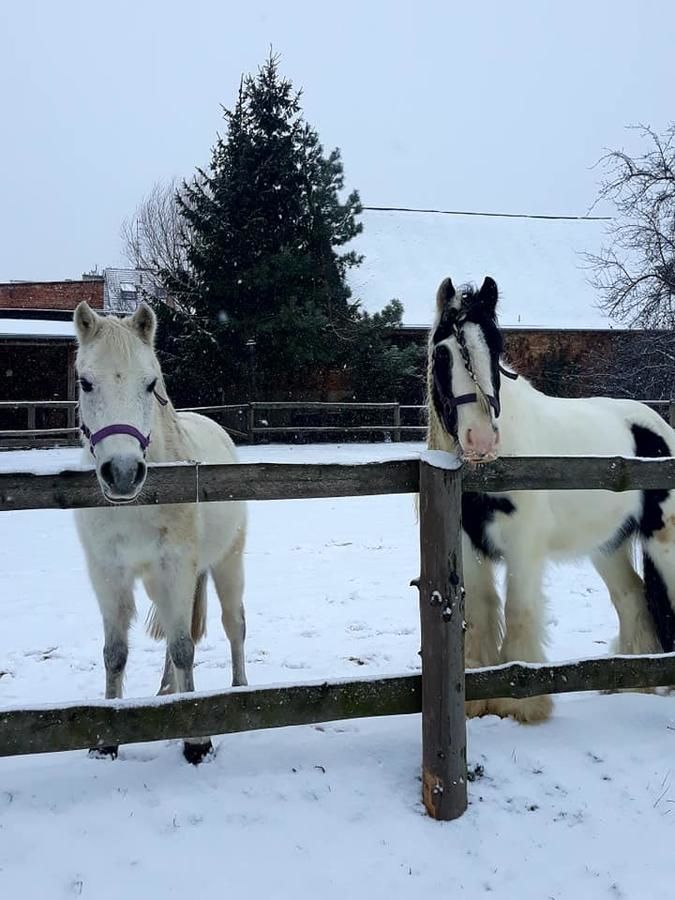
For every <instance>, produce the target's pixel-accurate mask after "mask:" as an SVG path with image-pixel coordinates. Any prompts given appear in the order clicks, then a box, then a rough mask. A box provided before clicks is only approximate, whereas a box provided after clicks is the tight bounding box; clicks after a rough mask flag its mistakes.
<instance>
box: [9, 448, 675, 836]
mask: <svg viewBox="0 0 675 900" xmlns="http://www.w3.org/2000/svg"><path fill="white" fill-rule="evenodd" d="M672 487H675V459H672V458H668V459H657V460H653V459H651V460H647V459H635V458H630V459H629V458H623V457H611V458H609V457H592V458H587V457H531V458H522V457H517V458H503V459H500V460H498V461H497V462H494V463H490V464H486V465H484V466H480V467H478V468H471V467H462V466H460V465H459V464H458V462H457V461H456V460H455V459H454V457H452V456H450V455H447V454H439V453H433V454H426V455H425V456H424V457H423V458H422V459H421V460H418V459H403V460H393V461H387V462H381V463H365V464H357V465H325V464H319V465H307V464H279V465H276V464H269V463H264V464H263V463H259V464H234V465H221V466H206V465H197V464H183V465H155V466H150V467H149V472H148V488H147V490H145V489H144V491H143V496H142V499H141V500H140V501H139V504H143V505H148V504H155V503H190V502H198V503H201V502H213V501H222V500H234V499H242V500H244V499H245V500H278V499H302V498H318V497H326V498H327V497H346V496H365V495H369V494H388V493H412V492H417V491H419V495H420V507H419V508H420V551H421V552H420V561H421V574H420V577H419V578H417V579H414V580H413V582H412V583H413V584H414V585H415V586H416V587H417V588H418V589H419V601H420V618H421V626H422V627H421V632H422V639H421V644H422V674H421V676H420V675H404V676H398V677H396V676H394V677H389V678H379V679H372V680H359V679H347V680H340V681H332V682H322V683H314V684H300V685H282V686H279V687H267V688H252V687H246V688H233V689H231V690H228V691H223V692H219V693H212V694H190V695H182V696H176V697H168V698H154V699H152V700H148V701H141V702H139V701H137V700H126V701H118V700H110V701H99V702H97V703H89V704H84V705H82V704H66V705H61V706H57V707H51V706H50V707H36V708H32V709H31V708H29V709H5V710H2V711H0V756H7V755H15V754H23V753H43V752H53V751H60V750H70V749H78V748H84V747H89V746H96V745H106V744H118V743H119V744H123V743H129V742H132V741H146V740H147V741H151V740H165V739H167V738H177V737H183V738H188V737H197V736H200V735H202V734H208V733H214V734H224V733H229V732H237V731H245V730H252V729H257V728H273V727H281V726H287V725H299V724H308V723H314V722H325V721H333V720H339V719H348V718H358V717H364V716H377V715H395V714H406V713H415V712H419V711H420V710H421V711H422V791H423V799H424V803H425V806H426V808H427V810H428V811H429V813H430V814H431V815H432V816H434V817H435V818H437V819H453V818H456V817H458V816H460V815H461V814H462V813H463V812H464V810H465V809H466V806H467V772H466V723H465V717H464V702H465V700H478V699H487V698H492V697H507V696H508V697H528V696H535V695H537V694H553V693H564V692H567V691H588V690H609V689H619V688H635V687H656V686H660V685H670V684H675V654H663V655H654V656H634V657H630V656H628V657H627V656H621V657H613V658H604V659H588V660H579V661H577V662H573V663H569V662H567V663H559V664H553V665H547V664H527V663H510V664H506V665H502V666H495V667H491V668H485V669H477V670H469V671H467V672H465V670H464V590H463V586H462V559H461V546H462V545H461V495H462V492H463V491H477V490H487V491H505V490H543V489H547V490H579V489H586V490H588V489H590V490H593V489H595V490H598V489H601V490H611V491H625V490H645V489H647V490H648V489H655V488H672ZM101 504H102V500H101V497H100V491H99V488H98V485H97V484H96V482H95V475H94V473H93V471H90V470H78V471H69V472H59V473H53V474H40V475H33V474H31V473H25V472H7V473H0V512H1V511H3V510H5V511H6V510H17V509H50V508H52V509H53V508H73V507H77V506H80V507H82V506H99V505H101Z"/></svg>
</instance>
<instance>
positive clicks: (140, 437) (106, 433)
mask: <svg viewBox="0 0 675 900" xmlns="http://www.w3.org/2000/svg"><path fill="white" fill-rule="evenodd" d="M152 393H153V394H154V396H155V398H156V400H157V401H158V402H159V404H160V405H161V406H166V405H167V404H168V402H169V401H168V400H167V399H166V397H162V396H161V395H160V394H158V393H157V391H153V392H152ZM80 431H81V432H82V434H83V435H84V436H85V437H86V438H87V440H88V441H89V450H90V451H91V455H92V456H96V450H95V447H96V445H97V444H99V443H100V442H101V441H102V440H103V439H104V438H107V437H110V436H111V435H113V434H127V435H129V437H133V438H136V440H137V441H138V443H139V444H140V445H141V450H142V451H143V456H145V454H146V452H147V449H148V447H149V446H150V433H148V434H143V432H142V431H139V430H138V428H136V426H135V425H125V424H124V423H123V422H118V423H116V424H114V425H105V426H104V427H103V428H99V430H98V431H94V432H92V431H91V430H90V429H89V428H88V427H87V426H86V425H85V424H84V422H80Z"/></svg>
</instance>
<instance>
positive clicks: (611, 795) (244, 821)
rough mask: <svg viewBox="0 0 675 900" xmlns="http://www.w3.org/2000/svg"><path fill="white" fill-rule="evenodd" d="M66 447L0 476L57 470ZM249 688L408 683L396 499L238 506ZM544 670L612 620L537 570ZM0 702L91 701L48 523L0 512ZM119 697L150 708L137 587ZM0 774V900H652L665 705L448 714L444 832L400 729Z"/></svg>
mask: <svg viewBox="0 0 675 900" xmlns="http://www.w3.org/2000/svg"><path fill="white" fill-rule="evenodd" d="M422 450H423V447H422V445H420V444H415V445H412V444H403V445H396V444H384V445H364V446H359V445H345V446H344V447H336V446H307V447H301V446H294V447H281V446H271V447H252V448H243V449H242V451H241V458H242V459H243V460H244V461H255V460H262V461H266V462H271V461H278V462H290V461H298V462H300V461H308V462H317V461H322V460H325V459H335V458H341V459H342V461H345V462H346V461H357V460H360V461H366V460H372V459H386V458H389V459H392V458H397V457H398V456H400V455H408V456H409V455H410V454H411V453H412V454H420V453H421V452H422ZM77 460H78V451H77V450H72V449H65V450H57V451H31V452H25V453H19V452H16V453H15V452H11V453H7V454H4V455H3V462H4V465H6V466H11V467H14V468H22V469H29V470H31V471H41V470H54V469H57V470H58V469H59V468H72V467H73V465H74V464H75V463H77ZM249 508H250V540H249V544H248V551H247V588H246V601H247V612H248V640H247V665H248V675H249V681H250V683H251V684H252V685H268V684H276V683H288V682H310V681H317V680H322V679H325V678H349V677H354V676H360V677H376V676H379V675H391V674H397V673H401V672H414V671H416V670H417V669H418V663H419V657H418V652H417V651H418V649H419V636H418V613H417V594H416V591H415V590H414V589H412V588H410V587H408V584H409V582H410V579H411V578H413V577H415V576H416V575H418V573H419V551H418V540H419V539H418V531H417V528H418V526H417V523H416V521H415V512H414V503H413V498H412V496H406V495H397V496H391V497H386V496H385V497H368V498H355V499H335V500H303V501H274V502H268V503H251V504H250V506H249ZM547 586H548V587H547V589H548V594H549V596H550V598H551V606H550V620H551V638H552V642H551V647H550V657H551V658H552V659H568V658H575V657H579V656H590V655H598V654H603V653H606V652H607V650H608V644H609V642H610V640H611V639H613V637H614V635H615V632H616V621H615V617H614V613H613V611H612V609H611V606H610V604H609V600H608V599H607V597H606V593H605V590H604V587H603V586H602V585H601V583H600V581H599V579H598V577H597V575H596V574H595V573H594V571H593V570H592V569H591V567H590V566H588V565H586V564H575V565H569V566H564V567H562V566H561V567H555V568H551V569H550V570H549V572H548V575H547ZM0 597H1V598H2V601H1V602H2V619H1V621H2V627H1V628H0V673H2V675H1V676H0V708H2V707H14V706H17V705H24V704H31V705H33V704H41V705H44V704H52V703H62V702H66V701H85V700H94V699H97V698H100V697H101V694H102V689H103V667H102V660H101V642H102V631H101V626H100V621H99V614H98V610H97V608H96V603H95V600H94V598H93V594H92V591H91V588H90V586H89V583H88V579H87V575H86V571H85V565H84V560H83V557H82V552H81V549H80V547H79V545H78V542H77V538H76V535H75V530H74V526H73V516H72V513H70V512H64V511H60V510H44V511H26V512H16V513H5V514H4V515H1V516H0ZM138 603H139V618H138V623H137V624H136V626H135V628H134V629H133V632H132V644H131V653H130V659H129V666H128V675H127V683H126V693H127V696H128V697H131V698H141V697H144V696H149V695H152V694H154V692H155V690H156V688H157V686H158V684H159V677H160V674H161V670H162V661H163V648H162V647H161V646H160V645H158V644H155V643H154V642H152V641H151V640H150V639H149V638H148V637H147V636H146V635H145V633H144V630H143V628H142V622H143V618H144V614H145V611H146V609H147V601H146V600H145V597H144V596H143V595H142V592H139V596H138ZM229 676H230V666H229V655H228V653H227V651H226V647H225V639H224V636H223V634H222V629H221V627H220V623H219V619H218V614H217V602H216V601H215V598H214V597H213V595H212V594H210V598H209V631H208V634H207V637H206V639H205V640H204V642H203V643H202V644H201V645H200V646H199V648H198V650H197V667H196V671H195V679H196V683H197V686H198V689H199V690H200V691H212V690H218V689H221V688H222V687H223V686H225V685H227V684H228V682H229ZM215 744H216V748H217V753H216V756H215V758H213V759H212V760H210V761H208V762H206V763H205V764H203V765H202V766H201V767H199V768H194V767H192V766H189V765H188V764H187V763H185V762H184V761H183V759H182V755H181V747H180V743H179V742H175V741H174V742H169V743H167V742H157V743H151V744H140V745H132V746H129V747H124V748H122V750H121V752H120V757H119V759H118V760H117V761H115V762H110V761H108V760H94V759H89V758H88V757H87V754H86V753H84V752H73V753H63V754H51V755H44V756H29V757H21V758H6V759H1V760H0V896H1V897H8V898H9V897H17V896H25V897H36V898H38V897H48V898H70V897H80V896H81V897H84V898H86V897H95V898H96V900H108V898H111V900H112V898H116V900H119V898H120V897H124V898H127V900H135V898H139V900H140V898H143V900H147V898H153V897H163V898H171V897H180V898H185V897H188V896H221V895H222V896H233V897H239V896H248V897H252V898H256V900H257V898H269V900H285V898H289V900H290V898H304V897H310V896H311V897H314V896H319V897H321V898H322V900H345V898H350V900H352V898H353V900H362V898H363V900H366V898H367V900H394V898H399V897H400V898H403V897H411V898H415V897H421V896H433V895H437V896H439V897H453V898H454V897H467V898H471V900H473V898H476V897H482V896H486V897H487V896H490V895H493V896H496V897H503V898H514V900H515V898H518V900H546V898H556V900H566V898H570V900H578V898H580V897H593V898H602V897H607V898H628V900H656V898H666V897H671V896H672V890H673V889H672V882H673V875H672V852H671V842H670V840H669V831H668V829H669V828H671V827H673V819H672V818H670V815H671V811H672V809H673V803H674V802H675V785H674V784H673V774H672V773H673V764H672V760H673V755H674V753H675V699H674V698H672V697H670V696H666V697H662V696H656V695H650V694H637V693H635V694H633V693H622V694H616V695H611V696H600V695H596V694H586V695H582V694H574V695H567V696H561V697H559V698H557V699H556V705H555V712H554V715H553V718H552V719H551V720H550V721H549V722H547V723H545V724H543V725H540V726H534V727H526V726H521V725H517V724H515V723H513V722H511V721H501V720H498V719H496V718H495V717H486V718H484V719H481V720H474V721H471V722H470V723H469V763H470V766H471V771H472V773H473V777H474V780H473V781H472V783H471V784H470V785H469V798H470V806H469V809H468V811H467V813H466V814H465V816H464V817H463V818H462V819H460V820H458V821H456V822H451V823H438V822H434V821H432V820H431V819H429V818H428V817H427V816H426V815H425V814H424V811H423V808H422V805H421V801H420V790H421V789H420V781H419V774H420V754H421V743H420V718H419V716H405V717H393V718H383V719H370V720H357V721H349V722H337V723H328V724H326V725H319V726H303V727H297V728H285V729H277V730H269V731H259V732H251V733H247V734H239V735H228V736H225V737H216V738H215Z"/></svg>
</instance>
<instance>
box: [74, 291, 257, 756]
mask: <svg viewBox="0 0 675 900" xmlns="http://www.w3.org/2000/svg"><path fill="white" fill-rule="evenodd" d="M155 326H156V320H155V314H154V313H153V311H152V310H151V309H150V307H149V306H147V305H146V304H144V303H142V304H141V305H140V306H139V307H138V309H137V311H136V312H135V313H134V315H133V316H130V317H128V318H125V319H118V318H114V317H106V318H103V317H101V316H99V315H97V313H95V312H94V311H93V310H92V309H90V308H89V306H88V305H87V304H86V303H80V305H79V306H78V307H77V309H76V310H75V328H76V332H77V339H78V353H77V374H78V380H79V405H80V423H81V424H80V427H81V430H82V432H83V434H84V436H85V442H84V448H83V451H82V454H83V461H84V462H85V463H93V464H94V465H95V467H96V475H97V476H98V481H99V484H100V487H101V491H102V492H103V496H104V497H105V499H106V500H107V501H108V502H109V503H110V504H111V506H106V507H102V508H97V509H82V510H78V511H77V513H76V521H77V528H78V532H79V536H80V541H81V543H82V546H83V548H84V552H85V555H86V559H87V564H88V568H89V575H90V578H91V582H92V585H93V587H94V590H95V592H96V596H97V598H98V603H99V606H100V609H101V614H102V617H103V629H104V635H105V644H104V648H103V659H104V662H105V671H106V688H105V695H106V697H109V698H112V697H121V696H122V680H123V677H124V669H125V665H126V662H127V654H128V632H129V625H130V623H131V620H132V619H133V617H134V614H135V604H134V593H133V590H134V583H135V581H136V580H137V579H139V578H140V579H141V580H142V582H143V584H144V586H145V589H146V591H147V594H148V596H149V597H150V599H151V600H152V602H153V609H152V614H151V615H150V617H149V619H148V628H149V631H150V633H151V634H152V635H153V637H156V638H160V637H162V636H165V637H166V643H167V650H166V661H165V666H164V675H163V677H162V682H161V685H160V693H172V692H173V691H176V690H178V691H193V690H194V681H193V660H194V646H195V642H196V641H198V640H199V639H200V638H201V637H202V636H203V635H204V632H205V627H206V581H207V575H208V572H211V575H212V576H213V580H214V582H215V586H216V591H217V593H218V597H219V599H220V604H221V607H222V622H223V626H224V628H225V632H226V634H227V637H228V639H229V642H230V649H231V656H232V684H233V685H241V684H246V683H247V682H246V671H245V661H244V638H245V633H246V623H245V617H244V607H243V603H242V593H243V587H244V575H243V559H242V557H243V552H244V543H245V538H246V507H245V504H243V503H238V502H232V503H229V502H228V503H204V504H192V503H191V504H180V505H169V506H131V507H128V506H127V507H124V506H120V504H132V503H133V502H134V501H135V500H137V499H138V498H139V497H140V496H141V492H142V489H143V484H144V482H145V476H146V459H147V460H148V461H150V462H178V461H180V460H199V461H200V462H207V463H231V462H235V461H236V453H235V449H234V445H233V443H232V441H231V440H230V437H229V435H227V434H226V432H225V431H224V430H223V429H222V428H221V427H220V426H219V425H217V424H216V423H215V422H213V421H211V420H210V419H207V418H204V417H203V416H198V415H195V414H194V413H177V412H176V410H175V409H174V408H173V406H172V404H171V403H170V402H169V401H168V399H166V391H165V387H164V380H163V378H162V372H161V369H160V366H159V362H158V361H157V357H156V355H155V351H154V349H153V342H154V334H155ZM95 749H96V750H98V751H99V752H103V753H107V754H108V755H112V756H115V755H116V753H117V748H116V747H99V748H95ZM210 749H211V741H210V739H208V738H199V739H196V740H194V739H193V740H191V741H186V742H185V746H184V753H185V758H186V759H187V760H188V761H190V762H193V763H197V762H199V761H200V760H201V759H203V757H204V755H205V754H206V753H207V752H208V751H209V750H210Z"/></svg>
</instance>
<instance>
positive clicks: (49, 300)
mask: <svg viewBox="0 0 675 900" xmlns="http://www.w3.org/2000/svg"><path fill="white" fill-rule="evenodd" d="M82 300H86V301H87V303H88V304H89V305H90V306H92V307H93V308H94V309H103V279H102V278H97V279H91V280H89V279H87V280H82V281H30V282H11V283H8V284H0V309H2V308H4V309H64V310H73V309H75V307H76V306H77V304H78V303H80V301H82Z"/></svg>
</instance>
